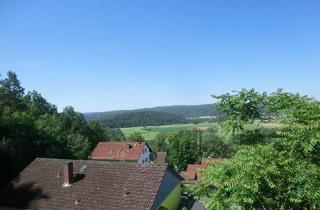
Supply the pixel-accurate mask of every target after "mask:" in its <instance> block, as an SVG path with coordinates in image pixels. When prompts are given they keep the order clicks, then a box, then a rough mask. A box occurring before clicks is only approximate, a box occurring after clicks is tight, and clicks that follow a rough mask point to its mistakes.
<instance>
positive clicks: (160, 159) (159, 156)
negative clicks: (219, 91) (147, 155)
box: [154, 152, 168, 163]
mask: <svg viewBox="0 0 320 210" xmlns="http://www.w3.org/2000/svg"><path fill="white" fill-rule="evenodd" d="M154 162H156V163H167V162H168V160H167V153H166V152H157V153H156V157H155V160H154Z"/></svg>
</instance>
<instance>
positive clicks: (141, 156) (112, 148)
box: [89, 142, 152, 163]
mask: <svg viewBox="0 0 320 210" xmlns="http://www.w3.org/2000/svg"><path fill="white" fill-rule="evenodd" d="M89 158H90V159H93V160H113V161H133V162H137V163H148V162H150V161H151V159H152V150H151V148H150V147H149V145H148V144H147V143H146V142H99V143H98V144H97V146H96V147H95V148H94V150H93V151H92V153H91V156H90V157H89Z"/></svg>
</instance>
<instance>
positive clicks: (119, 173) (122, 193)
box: [0, 158, 181, 210]
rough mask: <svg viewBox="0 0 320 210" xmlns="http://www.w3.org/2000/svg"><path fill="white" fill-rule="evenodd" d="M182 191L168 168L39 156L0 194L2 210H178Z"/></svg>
mask: <svg viewBox="0 0 320 210" xmlns="http://www.w3.org/2000/svg"><path fill="white" fill-rule="evenodd" d="M180 193H181V186H180V177H179V175H176V174H175V173H174V172H173V171H171V170H170V169H168V165H167V164H156V163H155V164H138V163H133V162H126V161H116V162H115V161H96V160H63V159H50V158H37V159H35V160H34V161H33V162H32V163H31V164H30V165H29V166H27V167H26V168H25V169H24V170H23V171H22V172H21V173H20V174H19V176H18V177H17V178H16V179H15V180H13V181H12V182H11V183H10V184H9V185H8V186H7V187H6V188H5V189H2V190H0V209H11V208H18V209H37V210H49V209H50V210H61V209H64V210H65V209H66V210H69V209H79V210H90V209H92V210H98V209H107V210H108V209H114V210H116V209H139V210H140V209H141V210H143V209H151V210H156V209H169V210H174V209H177V208H178V206H179V203H180Z"/></svg>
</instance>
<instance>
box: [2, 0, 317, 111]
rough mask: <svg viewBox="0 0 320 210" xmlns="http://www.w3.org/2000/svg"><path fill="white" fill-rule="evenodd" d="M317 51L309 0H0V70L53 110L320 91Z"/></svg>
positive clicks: (313, 7)
mask: <svg viewBox="0 0 320 210" xmlns="http://www.w3.org/2000/svg"><path fill="white" fill-rule="evenodd" d="M319 58H320V1H318V0H316V1H308V0H306V1H304V0H301V1H295V0H288V1H282V0H274V1H272V0H265V1H258V0H251V1H242V0H208V1H204V0H199V1H198V0H179V1H178V0H177V1H174V0H145V1H140V0H127V1H125V0H112V1H111V0H110V1H107V0H105V1H103V0H99V1H94V0H90V1H89V0H87V1H80V0H77V1H72V0H66V1H62V0H52V1H50V0H38V1H33V0H28V1H15V0H0V73H1V74H2V75H4V74H5V73H6V72H7V71H8V70H13V71H15V72H16V73H17V74H18V77H19V79H20V81H21V82H22V85H23V86H24V87H25V88H26V89H27V90H33V89H35V90H37V91H38V92H40V93H41V94H42V95H43V96H44V97H45V98H47V100H48V101H49V102H51V103H54V104H56V105H58V107H59V109H60V110H61V108H63V107H64V106H67V105H71V106H73V107H75V108H76V110H78V111H82V112H88V111H106V110H116V109H132V108H140V107H152V106H158V105H173V104H202V103H212V102H213V100H212V98H211V97H210V95H211V94H219V93H224V92H227V91H231V90H235V89H240V88H251V87H253V88H256V89H258V90H265V91H269V92H270V91H273V90H276V89H277V88H280V87H281V88H284V89H285V90H288V91H292V92H300V93H302V94H308V95H312V96H315V97H316V98H320V59H319ZM2 77H3V76H2Z"/></svg>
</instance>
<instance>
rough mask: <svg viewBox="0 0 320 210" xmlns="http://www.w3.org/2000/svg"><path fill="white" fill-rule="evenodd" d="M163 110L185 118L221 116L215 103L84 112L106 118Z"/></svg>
mask: <svg viewBox="0 0 320 210" xmlns="http://www.w3.org/2000/svg"><path fill="white" fill-rule="evenodd" d="M148 111H152V112H163V113H169V114H174V115H178V116H183V117H185V118H196V117H199V116H221V114H222V112H221V111H220V110H218V109H217V105H216V104H202V105H174V106H159V107H152V108H143V109H135V110H117V111H109V112H90V113H84V115H85V118H86V119H88V120H91V119H94V120H106V119H110V118H113V117H115V116H116V115H121V114H127V113H131V112H148Z"/></svg>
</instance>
